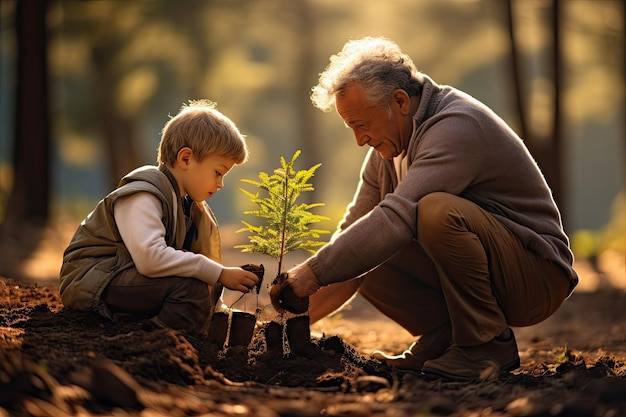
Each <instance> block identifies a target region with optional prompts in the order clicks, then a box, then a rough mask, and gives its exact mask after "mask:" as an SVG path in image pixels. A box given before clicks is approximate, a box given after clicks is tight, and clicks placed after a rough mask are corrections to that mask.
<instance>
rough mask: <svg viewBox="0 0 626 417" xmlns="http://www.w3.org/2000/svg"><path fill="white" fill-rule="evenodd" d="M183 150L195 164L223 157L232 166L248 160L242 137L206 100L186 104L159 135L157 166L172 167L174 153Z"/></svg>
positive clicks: (175, 154)
mask: <svg viewBox="0 0 626 417" xmlns="http://www.w3.org/2000/svg"><path fill="white" fill-rule="evenodd" d="M185 146H187V147H189V148H191V150H192V151H193V157H194V158H195V159H196V160H197V161H202V160H204V159H205V158H206V157H208V156H209V155H218V156H223V157H226V158H229V159H232V160H233V161H235V163H236V164H242V163H243V162H245V161H246V160H247V159H248V147H247V145H246V141H245V137H244V136H243V135H242V134H241V133H240V132H239V129H237V126H236V125H235V123H233V121H232V120H230V119H229V118H228V117H226V116H224V115H223V114H222V113H220V112H219V111H218V110H217V109H216V104H215V103H214V102H212V101H210V100H190V101H189V104H184V105H183V106H182V107H181V109H180V111H179V112H178V114H177V115H176V116H175V117H172V118H171V119H170V120H168V122H167V123H166V124H165V126H164V127H163V130H162V131H161V142H160V143H159V150H158V155H157V163H158V164H159V165H160V164H165V165H166V166H170V167H171V166H174V164H175V163H176V158H177V155H178V152H179V151H180V150H181V149H182V148H184V147H185Z"/></svg>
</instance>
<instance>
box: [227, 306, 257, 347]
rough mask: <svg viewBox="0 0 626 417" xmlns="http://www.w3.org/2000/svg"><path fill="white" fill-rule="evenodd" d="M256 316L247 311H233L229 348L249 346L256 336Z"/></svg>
mask: <svg viewBox="0 0 626 417" xmlns="http://www.w3.org/2000/svg"><path fill="white" fill-rule="evenodd" d="M255 324H256V316H255V315H254V314H250V313H247V312H245V311H233V313H232V316H231V321H230V336H229V338H228V346H229V347H231V346H248V344H249V343H250V341H251V340H252V335H253V334H254V326H255Z"/></svg>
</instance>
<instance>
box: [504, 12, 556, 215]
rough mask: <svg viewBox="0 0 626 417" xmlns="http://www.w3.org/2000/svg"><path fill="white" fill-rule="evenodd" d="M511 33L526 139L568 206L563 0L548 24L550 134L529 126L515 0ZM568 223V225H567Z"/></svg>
mask: <svg viewBox="0 0 626 417" xmlns="http://www.w3.org/2000/svg"><path fill="white" fill-rule="evenodd" d="M504 4H505V7H506V15H507V23H508V34H509V43H510V45H509V60H510V63H511V72H512V78H513V85H514V95H515V99H514V100H515V109H516V111H517V118H518V122H519V125H520V129H519V130H520V131H519V133H520V136H521V137H522V138H523V139H524V140H525V142H526V145H527V146H528V149H529V151H530V152H531V153H532V155H533V157H534V158H535V160H536V161H537V164H538V165H539V166H540V167H541V170H542V171H543V173H544V175H545V177H546V181H547V182H548V184H549V185H550V187H551V188H552V192H553V196H554V199H555V201H556V202H557V204H558V205H559V206H561V207H564V201H565V196H564V193H565V191H564V190H565V187H564V185H563V181H562V171H563V161H562V155H563V149H562V147H563V146H562V142H563V141H562V129H561V108H562V106H561V101H562V97H561V90H562V88H561V86H562V83H563V74H562V66H563V65H562V60H563V58H562V53H561V36H560V26H561V25H560V21H561V0H551V5H550V9H549V12H550V19H549V20H548V22H547V24H548V25H549V27H550V32H551V34H552V45H551V46H552V49H551V53H550V54H549V56H550V58H551V62H550V64H551V72H552V73H551V77H550V78H551V81H552V84H553V86H554V96H553V109H552V117H553V118H552V125H551V131H550V132H548V137H541V136H539V135H538V134H537V133H536V132H535V131H533V130H532V129H529V128H528V125H527V120H528V116H527V112H528V111H529V108H528V107H527V103H528V99H527V97H525V96H524V94H523V93H522V92H523V91H528V89H527V88H526V89H522V87H521V85H522V83H523V82H524V74H522V72H521V69H520V63H519V61H520V60H519V53H518V48H517V41H516V36H515V16H514V12H513V0H507V1H506V2H505V3H504ZM563 222H564V223H567V212H566V211H564V212H563ZM566 227H567V226H566Z"/></svg>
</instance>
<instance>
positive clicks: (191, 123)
mask: <svg viewBox="0 0 626 417" xmlns="http://www.w3.org/2000/svg"><path fill="white" fill-rule="evenodd" d="M247 157H248V151H247V147H246V143H245V140H244V138H243V136H242V135H241V133H240V132H239V130H238V129H237V127H236V126H235V124H234V123H233V122H232V121H231V120H230V119H228V118H227V117H225V116H224V115H223V114H221V113H220V112H219V111H217V110H216V108H215V104H214V103H212V102H210V101H207V100H201V101H192V102H190V103H189V105H185V106H183V107H182V108H181V110H180V112H179V113H178V114H177V115H176V116H175V117H173V118H171V119H170V120H169V121H168V122H167V123H166V124H165V127H164V128H163V131H162V134H161V142H160V144H159V152H158V157H157V162H158V165H159V166H158V168H157V167H156V166H144V167H141V168H138V169H136V170H134V171H132V172H131V173H129V174H128V175H126V176H125V177H124V178H122V180H121V181H120V183H119V186H118V188H117V189H116V190H114V191H113V192H111V193H110V194H109V195H107V196H106V197H105V198H104V199H102V200H101V201H100V202H99V203H98V204H97V205H96V207H95V209H94V210H93V211H92V212H91V213H90V214H89V215H88V216H87V217H86V218H85V220H83V222H82V223H81V224H80V226H79V227H78V229H77V230H76V233H75V234H74V237H73V238H72V240H71V241H70V244H69V246H68V247H67V249H66V250H65V253H64V256H63V265H62V267H61V273H60V292H61V297H62V299H63V303H64V304H65V306H66V307H67V308H72V309H76V310H83V311H89V310H91V311H96V312H98V313H100V314H101V315H103V316H105V317H107V318H109V319H111V320H119V319H131V320H132V319H147V318H150V319H151V320H152V321H153V322H154V323H156V324H157V325H159V326H166V327H171V328H174V329H181V330H185V331H187V332H190V333H192V334H201V333H203V332H205V331H206V329H207V324H208V321H209V319H210V316H211V314H212V312H213V310H214V308H215V306H216V304H217V303H218V302H219V299H220V296H221V292H222V287H226V288H228V289H231V290H236V291H241V292H244V293H246V292H249V291H250V289H251V288H253V287H254V285H255V284H256V283H257V282H258V278H257V276H256V275H255V274H254V273H252V272H248V271H245V270H243V269H241V268H236V267H226V266H222V265H221V252H220V237H219V231H218V226H217V223H216V220H215V217H214V215H213V212H212V211H211V209H210V208H209V206H208V204H207V203H206V202H205V201H204V200H206V199H208V198H210V197H212V196H213V195H214V194H215V193H216V192H217V191H218V190H219V189H221V188H222V186H223V178H224V176H225V175H226V174H227V173H228V172H229V171H230V169H231V168H232V167H233V165H235V164H241V163H243V162H245V161H246V159H247Z"/></svg>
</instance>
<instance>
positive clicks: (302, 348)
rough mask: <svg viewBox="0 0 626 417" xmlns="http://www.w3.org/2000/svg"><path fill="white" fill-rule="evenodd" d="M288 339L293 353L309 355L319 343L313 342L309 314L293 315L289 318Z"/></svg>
mask: <svg viewBox="0 0 626 417" xmlns="http://www.w3.org/2000/svg"><path fill="white" fill-rule="evenodd" d="M287 341H288V342H289V349H290V350H291V353H293V354H294V355H296V356H309V354H310V353H311V352H312V350H313V349H316V348H317V345H315V344H313V343H311V327H310V319H309V316H298V317H292V318H290V319H288V320H287Z"/></svg>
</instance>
